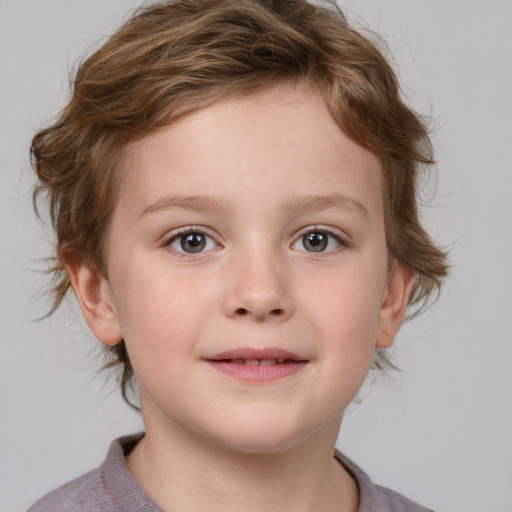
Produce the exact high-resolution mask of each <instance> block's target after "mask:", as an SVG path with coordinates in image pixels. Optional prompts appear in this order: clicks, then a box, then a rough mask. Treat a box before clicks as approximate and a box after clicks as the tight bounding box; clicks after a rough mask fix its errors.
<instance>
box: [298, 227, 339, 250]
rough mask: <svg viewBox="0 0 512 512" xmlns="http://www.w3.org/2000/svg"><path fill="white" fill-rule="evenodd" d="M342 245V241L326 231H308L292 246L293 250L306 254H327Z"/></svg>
mask: <svg viewBox="0 0 512 512" xmlns="http://www.w3.org/2000/svg"><path fill="white" fill-rule="evenodd" d="M341 245H343V240H342V239H341V238H340V237H339V236H337V235H335V234H333V233H329V232H328V231H320V230H315V231H309V232H307V233H305V234H304V235H302V236H301V237H300V238H299V239H298V240H297V241H296V242H295V243H294V244H293V246H292V248H293V249H297V250H299V251H306V252H327V251H332V250H334V249H337V248H338V247H340V246H341Z"/></svg>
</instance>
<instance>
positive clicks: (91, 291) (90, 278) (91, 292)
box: [61, 255, 123, 345]
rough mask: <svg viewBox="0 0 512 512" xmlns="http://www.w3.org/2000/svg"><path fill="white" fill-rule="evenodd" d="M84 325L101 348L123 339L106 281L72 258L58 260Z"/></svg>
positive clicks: (81, 262)
mask: <svg viewBox="0 0 512 512" xmlns="http://www.w3.org/2000/svg"><path fill="white" fill-rule="evenodd" d="M61 260H62V261H63V264H64V267H65V268H66V271H67V273H68V275H69V277H70V279H71V284H72V285H73V288H74V290H75V293H76V296H77V298H78V303H79V304H80V308H81V309H82V314H83V315H84V318H85V321H86V322H87V325H88V326H89V328H90V329H91V331H92V332H93V334H94V335H95V336H96V337H97V338H98V339H99V340H100V341H101V342H102V343H104V344H105V345H116V344H117V343H119V342H120V341H121V340H122V338H123V335H122V333H121V328H120V326H119V322H118V320H117V315H116V311H115V307H114V303H113V300H112V292H111V290H110V284H109V282H108V280H107V279H106V278H105V277H103V276H101V275H99V274H98V273H97V272H96V271H95V270H94V269H92V268H91V267H90V266H89V265H86V264H85V263H84V262H83V261H79V260H78V259H77V258H76V257H75V258H72V257H71V258H66V259H65V258H62V255H61Z"/></svg>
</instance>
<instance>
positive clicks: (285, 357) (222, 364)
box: [206, 348, 309, 383]
mask: <svg viewBox="0 0 512 512" xmlns="http://www.w3.org/2000/svg"><path fill="white" fill-rule="evenodd" d="M206 362H207V363H209V365H210V366H211V367H212V368H215V369H216V370H218V371H220V372H221V373H223V374H226V375H229V376H231V377H233V378H235V379H237V380H242V381H246V382H255V383H258V382H268V381H273V380H277V379H282V378H285V377H289V376H291V375H294V374H296V373H298V372H300V371H301V370H302V369H303V368H305V367H306V365H307V364H308V363H309V360H307V359H304V358H302V357H301V356H299V355H297V354H293V353H291V352H288V351H286V350H282V349H277V348H269V349H251V348H245V349H235V350H230V351H226V352H222V353H219V354H215V355H214V356H211V357H209V358H207V359H206Z"/></svg>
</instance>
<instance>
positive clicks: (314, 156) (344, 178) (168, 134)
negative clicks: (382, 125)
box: [121, 86, 382, 214]
mask: <svg viewBox="0 0 512 512" xmlns="http://www.w3.org/2000/svg"><path fill="white" fill-rule="evenodd" d="M124 171H125V173H126V183H125V184H126V186H125V187H124V190H123V192H122V196H121V202H123V201H124V202H125V203H126V204H129V205H130V206H131V207H132V208H135V207H136V208H138V209H139V211H143V210H144V208H147V205H148V203H151V202H152V201H155V200H156V199H158V197H159V196H162V197H165V195H166V194H169V193H171V192H172V194H173V195H177V196H190V195H191V194H192V195H206V194H208V195H211V194H214V195H215V194H216V195H219V196H224V197H223V198H224V199H225V200H226V201H231V202H233V201H234V202H235V203H236V198H237V197H238V196H241V195H242V196H244V198H245V199H248V198H250V197H252V199H253V200H254V201H258V198H260V199H261V197H263V196H265V197H267V198H268V197H271V198H274V199H275V201H281V202H282V201H284V199H283V197H284V196H287V199H286V200H287V201H288V202H289V201H290V197H293V196H295V195H309V196H312V195H315V194H318V195H323V196H325V195H326V194H328V193H342V194H345V195H347V194H348V195H351V196H353V198H354V199H355V200H357V201H360V202H363V203H368V208H369V209H373V210H375V211H380V210H381V208H382V186H381V170H380V163H379V161H378V159H377V158H376V157H375V156H374V155H372V154H371V153H370V152H369V151H367V150H365V149H364V148H362V147H361V146H359V145H357V144H356V143H355V142H353V141H351V140H350V139H348V137H347V136H346V135H345V134H344V133H343V131H342V130H341V129H340V127H339V126H338V125H337V123H336V122H335V120H334V118H333V117H332V115H331V114H330V112H329V110H328V108H327V106H326V105H325V103H324V102H323V100H322V99H321V98H320V96H319V95H318V94H316V93H315V92H313V91H311V90H306V89H302V90H299V89H298V88H296V87H293V88H292V87H284V86H282V87H277V88H273V89H271V90H266V91H263V92H259V93H256V94H251V95H249V96H247V97H244V98H236V99H230V100H226V101H223V102H220V103H218V104H215V105H213V106H211V107H208V108H205V109H203V110H200V111H198V112H196V113H193V114H190V115H188V116H186V117H184V118H182V119H180V120H179V121H177V122H175V123H173V124H170V125H169V126H168V127H166V128H165V129H163V130H160V131H159V132H156V133H154V134H151V135H150V136H148V137H146V138H144V139H141V140H139V141H137V142H135V143H132V144H130V145H129V146H128V147H127V148H126V152H125V166H124ZM375 211H374V212H373V213H374V214H375Z"/></svg>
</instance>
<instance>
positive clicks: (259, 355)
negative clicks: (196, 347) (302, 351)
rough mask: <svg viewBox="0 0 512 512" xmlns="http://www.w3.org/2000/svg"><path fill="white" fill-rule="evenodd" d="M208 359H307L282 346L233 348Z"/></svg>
mask: <svg viewBox="0 0 512 512" xmlns="http://www.w3.org/2000/svg"><path fill="white" fill-rule="evenodd" d="M206 359H207V360H208V361H223V360H229V359H247V360H255V359H279V360H281V359H283V360H284V359H290V360H292V361H307V359H306V358H304V357H301V356H300V355H298V354H294V353H293V352H290V351H289V350H284V349H282V348H276V347H269V348H250V347H246V348H235V349H233V350H225V351H224V352H219V353H218V354H214V355H212V356H209V357H207V358H206Z"/></svg>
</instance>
